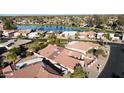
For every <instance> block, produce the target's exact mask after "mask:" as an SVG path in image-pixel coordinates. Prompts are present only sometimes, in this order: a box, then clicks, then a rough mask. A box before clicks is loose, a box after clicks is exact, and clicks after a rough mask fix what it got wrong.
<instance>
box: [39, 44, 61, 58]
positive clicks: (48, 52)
mask: <svg viewBox="0 0 124 93" xmlns="http://www.w3.org/2000/svg"><path fill="white" fill-rule="evenodd" d="M62 50H63V48H61V47H58V46H55V45H51V44H49V45H48V46H47V47H46V48H44V49H42V50H40V51H38V53H39V54H40V55H42V56H45V57H47V58H50V59H54V58H55V57H56V56H58V55H59V54H60V52H61V51H62Z"/></svg>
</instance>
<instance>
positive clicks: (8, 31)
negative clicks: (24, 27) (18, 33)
mask: <svg viewBox="0 0 124 93" xmlns="http://www.w3.org/2000/svg"><path fill="white" fill-rule="evenodd" d="M4 32H6V33H14V32H15V30H4Z"/></svg>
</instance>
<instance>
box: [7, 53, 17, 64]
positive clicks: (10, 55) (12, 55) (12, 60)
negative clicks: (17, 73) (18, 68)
mask: <svg viewBox="0 0 124 93" xmlns="http://www.w3.org/2000/svg"><path fill="white" fill-rule="evenodd" d="M16 59H17V55H16V54H15V53H8V54H7V60H8V61H9V62H10V63H13V64H14V63H15V60H16Z"/></svg>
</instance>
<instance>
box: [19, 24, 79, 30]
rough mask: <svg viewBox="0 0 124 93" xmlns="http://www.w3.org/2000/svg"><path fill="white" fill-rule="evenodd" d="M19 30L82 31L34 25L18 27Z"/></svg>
mask: <svg viewBox="0 0 124 93" xmlns="http://www.w3.org/2000/svg"><path fill="white" fill-rule="evenodd" d="M17 29H18V30H26V29H31V30H43V31H81V30H80V29H76V28H71V27H64V26H34V25H18V26H17Z"/></svg>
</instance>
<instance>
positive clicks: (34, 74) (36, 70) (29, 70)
mask: <svg viewBox="0 0 124 93" xmlns="http://www.w3.org/2000/svg"><path fill="white" fill-rule="evenodd" d="M60 77H61V76H58V75H54V74H51V73H49V72H47V71H46V70H45V69H44V68H43V67H42V65H41V63H37V64H32V65H29V66H27V67H25V68H22V69H20V70H17V71H15V72H14V73H13V76H12V78H60Z"/></svg>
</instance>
